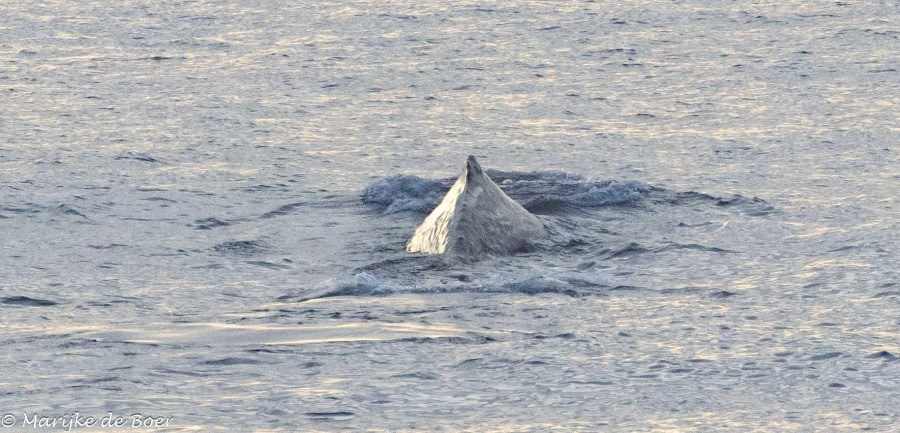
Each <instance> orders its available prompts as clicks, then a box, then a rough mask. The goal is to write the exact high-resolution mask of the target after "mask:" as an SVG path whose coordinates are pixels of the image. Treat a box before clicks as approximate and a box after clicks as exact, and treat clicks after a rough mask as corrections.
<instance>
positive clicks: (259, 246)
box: [213, 240, 268, 256]
mask: <svg viewBox="0 0 900 433" xmlns="http://www.w3.org/2000/svg"><path fill="white" fill-rule="evenodd" d="M267 249H268V247H267V246H266V244H265V243H264V242H262V241H256V240H251V241H226V242H222V243H220V244H218V245H216V246H214V247H213V250H214V251H215V252H217V253H219V254H222V255H226V256H252V255H255V254H260V253H263V252H265V251H266V250H267Z"/></svg>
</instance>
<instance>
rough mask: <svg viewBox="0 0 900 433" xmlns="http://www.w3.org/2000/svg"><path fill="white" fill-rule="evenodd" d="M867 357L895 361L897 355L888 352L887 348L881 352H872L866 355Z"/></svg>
mask: <svg viewBox="0 0 900 433" xmlns="http://www.w3.org/2000/svg"><path fill="white" fill-rule="evenodd" d="M866 358H869V359H884V360H886V361H893V360H895V359H897V356H896V355H894V354H893V353H891V352H888V351H887V350H882V351H879V352H875V353H870V354H868V355H866Z"/></svg>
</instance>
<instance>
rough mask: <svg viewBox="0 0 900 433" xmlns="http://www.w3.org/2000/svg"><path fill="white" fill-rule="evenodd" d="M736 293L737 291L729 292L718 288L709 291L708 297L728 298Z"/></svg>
mask: <svg viewBox="0 0 900 433" xmlns="http://www.w3.org/2000/svg"><path fill="white" fill-rule="evenodd" d="M736 295H737V293H734V292H729V291H728V290H719V291H717V292H713V293H710V295H709V297H710V298H716V299H728V298H730V297H732V296H736Z"/></svg>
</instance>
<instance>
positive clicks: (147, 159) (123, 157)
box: [116, 152, 162, 163]
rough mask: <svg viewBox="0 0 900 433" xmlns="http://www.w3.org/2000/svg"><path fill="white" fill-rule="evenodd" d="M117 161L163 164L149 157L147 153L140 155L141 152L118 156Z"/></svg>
mask: <svg viewBox="0 0 900 433" xmlns="http://www.w3.org/2000/svg"><path fill="white" fill-rule="evenodd" d="M116 160H134V161H141V162H151V163H160V162H162V161H160V160H158V159H156V158H154V157H152V156H150V155H147V154H146V153H139V152H125V153H124V154H121V155H119V156H116Z"/></svg>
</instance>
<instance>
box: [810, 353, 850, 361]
mask: <svg viewBox="0 0 900 433" xmlns="http://www.w3.org/2000/svg"><path fill="white" fill-rule="evenodd" d="M841 355H842V353H841V352H827V353H822V354H819V355H813V356H810V357H809V360H810V361H824V360H826V359H833V358H837V357H839V356H841Z"/></svg>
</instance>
